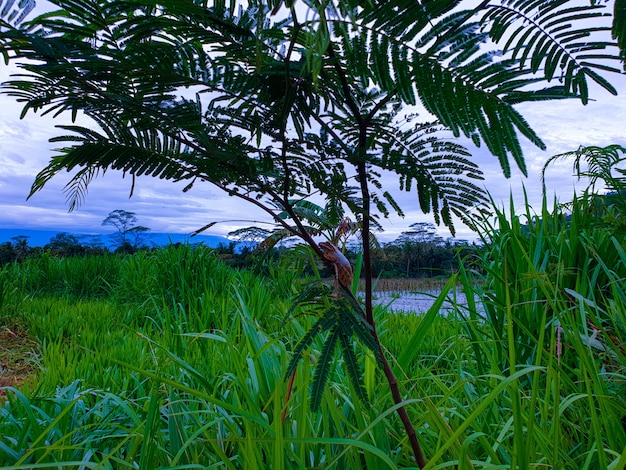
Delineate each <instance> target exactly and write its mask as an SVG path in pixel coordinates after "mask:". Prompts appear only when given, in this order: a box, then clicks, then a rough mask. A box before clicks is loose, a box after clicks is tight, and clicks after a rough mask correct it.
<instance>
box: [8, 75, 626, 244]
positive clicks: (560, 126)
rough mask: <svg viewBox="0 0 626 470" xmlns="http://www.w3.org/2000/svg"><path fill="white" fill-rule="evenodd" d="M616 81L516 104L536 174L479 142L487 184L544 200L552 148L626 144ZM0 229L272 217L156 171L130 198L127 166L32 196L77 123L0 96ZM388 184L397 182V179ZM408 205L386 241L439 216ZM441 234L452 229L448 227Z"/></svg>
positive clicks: (163, 227)
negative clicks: (85, 184)
mask: <svg viewBox="0 0 626 470" xmlns="http://www.w3.org/2000/svg"><path fill="white" fill-rule="evenodd" d="M15 71H16V69H15V68H14V67H13V66H6V65H5V64H4V63H0V82H2V81H5V80H7V79H8V78H9V74H10V73H12V72H15ZM609 80H610V81H611V82H612V83H613V84H614V86H615V87H616V88H617V89H618V92H619V95H618V96H617V97H615V96H612V95H609V94H608V93H607V92H605V91H604V90H595V92H592V97H593V98H594V101H592V102H590V103H589V104H588V105H587V106H583V105H582V104H581V103H580V102H578V101H575V100H567V101H555V102H548V103H545V102H544V103H525V104H523V105H521V106H519V107H518V108H517V109H518V110H519V111H520V112H521V113H522V115H523V116H524V117H525V118H526V119H527V120H528V121H529V123H530V124H531V126H532V127H533V128H534V129H535V131H536V132H537V133H538V134H539V136H540V137H541V138H542V139H543V140H544V142H545V143H546V145H547V147H548V148H547V150H546V151H545V152H544V151H541V150H539V149H537V148H535V147H534V146H533V145H531V144H529V143H526V142H524V150H525V155H526V163H527V167H528V173H529V176H528V178H524V177H523V176H522V175H521V173H520V172H519V171H518V170H517V169H514V171H513V175H512V177H511V178H510V179H506V178H504V176H503V175H502V171H501V169H500V166H499V163H498V161H497V159H496V158H495V157H492V156H491V155H489V154H488V153H487V151H486V150H485V149H484V148H480V149H472V150H473V152H474V158H475V161H477V162H478V163H479V164H480V166H481V168H482V170H483V172H484V174H485V181H484V186H485V187H486V188H487V190H488V191H489V192H490V194H491V195H492V197H493V198H494V199H495V200H496V201H501V202H502V203H503V204H506V205H508V199H509V194H510V193H512V194H513V195H514V198H515V200H516V201H517V202H518V203H521V201H522V199H523V198H522V186H524V187H525V188H526V191H527V193H528V196H529V200H530V202H531V205H533V207H535V208H536V210H539V209H540V207H541V203H540V201H541V186H540V175H541V169H542V167H543V165H544V162H545V161H546V160H547V159H548V158H549V157H550V156H552V155H554V154H557V153H562V152H567V151H572V150H575V149H576V148H578V147H579V146H581V145H599V146H604V145H609V144H621V145H624V146H626V76H625V75H615V74H611V75H610V76H609ZM0 110H1V111H0V228H25V229H45V230H62V231H72V232H80V233H102V232H104V231H106V230H104V228H103V227H101V225H100V224H101V222H102V220H103V219H104V218H105V217H106V216H107V214H108V213H109V212H110V211H112V210H114V209H123V210H127V211H132V212H135V213H136V215H137V217H138V223H139V224H140V225H144V226H147V227H149V228H151V229H152V231H154V232H171V233H189V232H191V231H193V230H196V229H198V228H199V227H202V226H203V225H205V224H207V223H209V222H213V221H223V220H231V219H249V220H263V221H267V222H269V219H268V217H267V216H266V215H265V214H264V213H263V212H261V211H260V210H259V209H257V208H255V207H251V206H250V205H249V204H246V203H244V202H242V201H239V200H237V199H235V198H232V197H228V196H226V195H224V194H223V193H221V192H220V191H219V190H217V189H214V188H212V187H211V186H209V185H208V184H204V185H202V184H199V185H196V186H195V187H194V189H192V190H191V191H190V192H187V193H183V192H182V188H183V187H184V184H173V183H171V182H165V181H161V180H157V179H153V178H149V177H142V178H139V179H138V180H137V182H136V185H135V194H134V196H133V197H132V198H130V199H129V197H128V196H129V191H130V183H131V182H130V179H129V178H126V179H123V178H122V175H121V174H120V173H116V172H108V173H107V174H106V175H105V176H104V177H101V178H99V179H97V180H96V181H94V182H93V184H92V185H91V187H90V189H89V194H88V195H87V198H86V200H85V202H84V203H83V204H82V205H81V206H80V207H79V208H78V209H77V210H75V211H74V212H72V213H68V206H67V204H66V202H65V196H64V194H63V186H64V185H65V183H66V182H67V178H66V177H65V176H66V175H61V176H59V177H57V179H56V180H53V181H52V182H51V183H49V185H48V186H47V187H46V188H45V189H44V190H43V191H41V192H39V193H37V194H36V195H35V196H33V197H32V198H31V199H29V200H28V201H27V200H26V198H27V196H28V194H29V190H30V186H31V184H32V182H33V180H34V178H35V175H36V174H37V172H38V171H40V170H41V169H42V168H43V167H44V166H45V165H46V163H47V161H48V160H49V158H50V157H51V156H52V155H53V154H54V150H53V149H54V148H55V145H56V144H52V143H49V142H48V139H50V138H51V137H53V136H55V135H57V133H58V130H57V129H55V125H57V124H62V123H68V119H65V118H58V119H52V118H50V117H47V116H44V117H41V116H38V115H33V114H32V113H31V114H29V115H28V116H27V117H26V118H25V119H22V120H20V119H19V116H20V111H21V106H20V105H19V103H16V102H15V101H14V99H13V98H11V97H8V96H5V95H0ZM575 184H576V181H575V179H574V178H573V177H572V169H571V164H567V163H563V164H560V165H558V166H554V167H552V169H551V171H550V172H549V174H548V179H547V187H548V194H549V195H552V194H556V195H557V196H558V197H559V199H560V200H562V201H567V200H569V199H571V196H572V195H573V193H574V191H575ZM389 188H390V190H392V193H393V190H394V189H395V188H397V181H395V180H393V179H390V180H389ZM394 195H395V196H396V197H397V199H398V201H399V202H400V205H401V206H402V208H403V209H404V211H405V214H406V215H405V217H404V218H403V219H400V218H397V217H394V218H391V219H388V220H383V225H384V227H385V229H386V232H385V233H384V234H383V235H381V239H382V240H385V241H386V240H391V239H394V238H396V237H397V236H398V235H399V234H400V233H401V232H402V231H403V230H406V228H407V227H408V226H409V225H410V224H412V223H414V222H424V221H426V222H431V221H432V216H430V215H424V214H422V213H421V212H420V211H419V207H418V204H417V199H416V196H415V195H414V194H408V193H400V192H398V191H396V192H395V193H394ZM245 225H247V224H238V223H220V224H217V225H215V226H214V227H212V228H211V230H209V231H207V232H206V234H207V235H225V234H226V233H228V232H229V231H231V230H234V229H235V228H239V227H241V226H245ZM438 233H439V235H441V236H443V237H447V236H449V233H448V232H447V231H446V230H445V229H444V228H441V227H440V228H439V230H438ZM457 237H458V238H462V239H474V238H475V235H474V234H473V233H472V232H471V231H470V230H469V229H467V228H465V227H463V226H461V225H459V226H458V227H457Z"/></svg>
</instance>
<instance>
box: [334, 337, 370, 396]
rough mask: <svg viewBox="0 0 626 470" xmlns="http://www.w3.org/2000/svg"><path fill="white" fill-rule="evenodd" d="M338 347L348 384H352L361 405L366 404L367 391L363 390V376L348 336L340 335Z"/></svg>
mask: <svg viewBox="0 0 626 470" xmlns="http://www.w3.org/2000/svg"><path fill="white" fill-rule="evenodd" d="M339 345H340V346H341V355H342V357H343V363H344V365H345V367H346V371H347V372H348V377H349V378H350V382H352V387H353V388H354V391H355V392H356V394H357V396H358V397H359V398H360V399H361V400H362V401H363V403H367V391H366V390H365V385H364V383H363V374H362V373H361V368H360V367H359V363H358V361H357V358H356V354H355V352H354V346H353V344H352V342H351V341H350V336H347V335H345V334H341V333H340V334H339Z"/></svg>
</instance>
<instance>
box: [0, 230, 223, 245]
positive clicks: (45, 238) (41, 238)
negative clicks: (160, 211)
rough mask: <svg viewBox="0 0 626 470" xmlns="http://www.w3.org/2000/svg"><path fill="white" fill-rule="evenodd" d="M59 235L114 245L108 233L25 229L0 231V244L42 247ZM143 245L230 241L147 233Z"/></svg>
mask: <svg viewBox="0 0 626 470" xmlns="http://www.w3.org/2000/svg"><path fill="white" fill-rule="evenodd" d="M59 233H69V234H70V235H74V236H75V237H77V238H78V240H79V242H81V243H82V242H83V240H85V242H84V243H87V241H88V240H90V239H93V238H94V237H99V239H100V241H101V242H102V243H103V244H104V245H105V246H108V247H111V246H112V245H115V243H114V241H113V239H112V238H111V236H110V235H111V234H110V233H105V234H80V233H72V232H69V231H62V230H27V229H13V228H11V229H0V243H6V242H11V241H13V240H11V239H12V238H14V237H22V236H24V237H28V238H27V242H28V246H31V247H35V246H44V245H46V244H48V243H49V242H50V239H51V238H52V237H54V236H55V235H57V234H59ZM143 240H144V244H145V245H147V246H155V247H157V246H165V245H168V244H169V243H190V244H196V243H203V244H204V245H205V246H208V247H211V248H215V247H217V246H218V245H219V244H220V243H223V244H225V245H228V244H229V243H230V242H231V240H229V239H228V238H225V237H219V236H215V235H196V236H195V237H193V238H192V237H190V236H189V235H187V234H183V233H153V232H147V233H146V234H145V235H144V237H143Z"/></svg>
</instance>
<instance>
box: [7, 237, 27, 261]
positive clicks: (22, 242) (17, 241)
mask: <svg viewBox="0 0 626 470" xmlns="http://www.w3.org/2000/svg"><path fill="white" fill-rule="evenodd" d="M28 238H29V237H27V236H26V235H18V236H17V237H12V238H11V240H12V241H13V250H14V251H15V255H16V259H17V260H18V261H22V260H23V259H25V258H26V257H27V256H28V254H29V253H30V251H31V247H30V246H28Z"/></svg>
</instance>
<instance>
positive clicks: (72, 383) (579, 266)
mask: <svg viewBox="0 0 626 470" xmlns="http://www.w3.org/2000/svg"><path fill="white" fill-rule="evenodd" d="M585 204H586V202H585V201H584V200H579V201H576V202H575V204H574V205H573V206H572V209H571V211H572V215H571V217H569V218H567V219H566V218H565V217H564V216H563V215H561V214H558V213H554V212H552V211H548V210H547V208H546V206H547V205H545V204H544V207H543V208H542V211H541V213H540V214H539V215H535V214H533V213H532V211H531V209H530V208H526V210H525V213H523V214H522V215H521V216H516V215H513V216H511V215H505V212H504V211H503V210H497V211H496V219H495V222H494V223H493V224H486V225H485V226H484V227H483V231H482V235H483V237H484V241H485V244H486V248H485V250H484V252H483V254H482V257H481V259H480V260H479V262H478V263H473V264H472V266H477V269H474V270H472V271H470V270H469V269H465V268H463V267H462V268H461V270H460V272H459V273H457V275H455V276H453V278H452V279H451V280H450V281H448V283H447V284H445V285H444V287H443V291H442V294H441V296H440V298H439V299H438V302H439V303H440V302H442V301H443V298H444V297H445V296H449V297H452V299H451V300H453V301H454V296H455V293H456V292H457V286H460V287H459V289H461V290H462V291H463V292H464V293H465V297H466V298H467V302H468V304H465V305H460V304H458V305H456V309H455V310H454V312H452V313H451V314H450V313H449V314H448V316H447V317H443V316H441V315H438V311H437V306H438V302H436V303H435V305H434V307H433V308H432V309H431V310H430V311H429V312H427V313H425V314H424V315H392V314H390V313H389V312H388V311H386V310H385V309H384V308H383V307H377V309H376V311H375V316H376V322H377V324H378V325H379V333H380V338H381V341H382V343H383V344H384V345H385V346H386V347H387V348H388V352H389V355H390V357H392V358H394V360H393V361H392V362H393V363H392V365H393V367H394V368H395V374H396V376H397V377H398V378H399V380H400V381H401V382H402V383H401V384H400V385H401V389H402V390H403V392H404V394H405V397H406V400H405V402H404V405H405V406H406V408H407V410H408V412H409V415H410V417H411V420H412V421H413V423H414V424H415V426H416V428H417V429H418V432H419V434H420V443H421V444H422V447H423V450H424V454H425V455H426V457H427V459H428V468H433V469H434V468H437V469H443V468H490V469H493V468H543V467H546V468H550V467H553V468H568V469H581V468H587V469H603V468H611V469H621V468H624V465H625V464H626V451H624V449H625V448H626V430H625V427H626V423H625V422H626V402H625V398H624V397H626V359H625V350H626V348H625V345H624V338H626V331H625V330H626V282H624V279H625V277H626V252H625V250H624V247H625V241H624V239H623V238H621V239H620V238H619V237H618V236H616V235H615V234H612V233H611V232H610V231H608V230H601V229H599V228H598V227H595V228H593V229H590V228H589V227H590V225H589V223H588V222H589V221H588V220H586V219H585V217H586V214H587V211H586V207H585ZM302 259H303V258H302V257H298V256H293V257H291V258H284V259H282V260H281V261H280V262H281V263H284V264H283V265H282V266H278V267H271V268H269V269H268V272H269V274H268V275H265V276H258V275H255V274H253V273H252V272H249V271H246V270H241V271H237V270H233V269H231V268H228V267H227V266H225V265H223V264H222V263H220V262H219V260H218V259H217V258H216V257H215V256H214V255H213V254H212V253H211V252H210V250H206V249H202V248H200V249H193V248H191V247H186V246H181V247H178V248H174V247H171V248H168V249H165V250H162V251H158V252H152V253H142V254H139V255H136V256H128V257H125V256H111V257H106V258H102V259H100V260H98V261H93V260H90V259H88V258H84V259H73V260H57V259H54V258H49V257H48V258H46V257H44V258H42V259H37V260H31V261H28V262H26V263H24V264H22V265H16V266H13V267H11V268H10V269H9V268H7V269H6V270H5V271H3V272H2V276H1V277H0V288H1V289H2V292H4V293H5V294H4V296H3V297H2V299H3V308H9V309H10V310H11V311H12V312H14V313H15V315H17V317H18V318H19V319H20V321H21V322H22V323H23V324H24V325H25V326H26V327H27V329H28V331H30V333H31V335H32V336H33V338H34V339H36V340H37V342H38V344H39V345H40V353H39V357H38V364H39V367H40V372H39V375H38V377H37V378H36V380H35V381H34V382H33V383H34V385H26V386H24V387H23V388H22V389H20V390H16V389H9V390H8V394H7V401H6V403H4V404H3V405H2V406H0V436H1V437H0V465H3V466H4V467H6V468H53V467H58V466H62V467H63V468H127V467H128V468H146V469H147V468H213V467H220V468H221V467H226V468H233V469H238V468H279V469H280V468H286V469H291V468H359V469H362V468H370V469H371V468H397V467H414V466H415V462H414V461H413V460H412V457H411V455H412V454H411V452H410V448H409V445H408V442H407V439H406V436H405V435H404V432H403V429H402V428H401V427H400V425H399V423H398V422H397V420H396V418H395V416H394V410H395V407H394V405H393V402H392V400H391V398H390V397H389V394H388V389H387V387H386V385H385V384H384V380H383V378H382V377H381V372H380V371H379V370H378V368H377V365H376V360H375V358H374V357H373V355H372V354H370V353H369V352H368V353H363V354H362V355H361V357H360V365H361V367H362V368H363V370H364V372H365V373H364V381H365V389H366V391H367V395H368V401H367V403H363V402H361V401H359V400H358V399H357V398H356V394H355V393H354V392H353V390H352V389H351V387H352V385H351V381H350V380H349V378H348V377H346V376H345V372H344V371H345V368H344V367H342V365H341V364H340V361H341V359H339V357H338V356H337V357H336V358H335V361H334V365H333V370H332V372H331V374H332V375H331V380H330V384H329V386H328V387H327V389H326V390H325V392H324V394H323V397H322V405H321V407H320V411H319V412H317V413H313V412H312V411H311V409H310V406H309V385H310V384H311V382H312V380H313V377H312V375H313V372H312V371H313V369H314V365H315V363H316V360H317V357H318V355H319V353H320V349H321V347H322V342H323V338H320V339H319V341H317V342H315V343H314V344H313V346H312V348H311V349H310V350H309V351H308V352H307V354H306V357H305V360H304V362H302V363H301V364H300V366H299V367H298V369H297V373H296V376H295V380H294V383H293V389H292V390H291V393H288V391H287V389H288V387H287V385H288V384H287V383H286V382H285V381H284V380H283V377H284V373H285V370H286V368H287V365H288V364H289V361H290V351H291V350H292V349H293V347H294V345H295V344H296V343H297V341H298V339H299V338H300V337H301V335H302V334H303V333H304V332H306V331H308V330H309V328H310V327H311V325H312V324H313V322H314V320H315V319H314V318H311V316H310V315H307V314H305V312H298V311H296V312H295V314H294V315H292V316H291V317H290V319H289V321H287V322H285V321H284V318H285V317H284V316H285V313H286V311H287V310H288V308H289V307H290V306H291V303H292V298H293V297H294V296H295V295H296V294H297V292H299V290H300V288H301V285H300V283H301V282H302V279H301V276H300V272H301V269H302ZM72 263H75V265H72ZM107 263H108V264H109V265H108V266H105V264H107ZM89 269H93V270H94V271H93V272H94V273H97V275H95V276H91V277H92V279H94V282H95V283H96V284H98V286H95V285H93V284H92V283H87V284H86V285H81V284H80V282H79V280H78V279H77V278H75V277H74V276H73V273H75V272H81V271H83V272H84V271H88V270H89ZM44 272H45V273H46V275H45V276H44V275H42V273H44ZM96 280H97V281H96Z"/></svg>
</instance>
